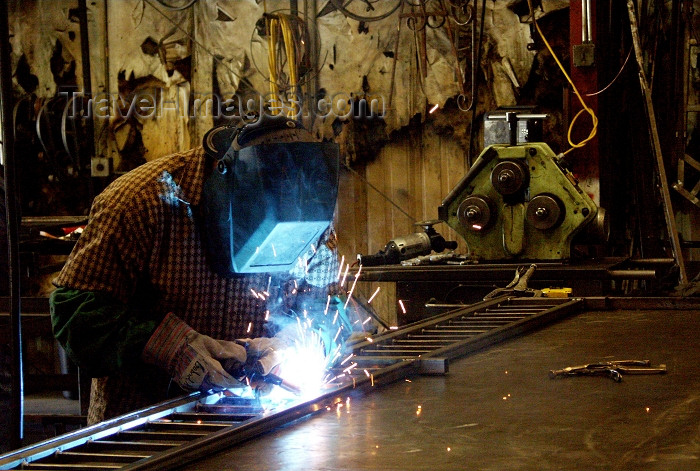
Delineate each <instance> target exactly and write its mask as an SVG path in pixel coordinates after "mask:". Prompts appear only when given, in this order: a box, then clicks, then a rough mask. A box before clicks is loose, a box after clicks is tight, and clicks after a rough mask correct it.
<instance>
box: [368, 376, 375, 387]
mask: <svg viewBox="0 0 700 471" xmlns="http://www.w3.org/2000/svg"><path fill="white" fill-rule="evenodd" d="M369 380H370V383H371V384H372V386H374V375H373V374H371V375H369Z"/></svg>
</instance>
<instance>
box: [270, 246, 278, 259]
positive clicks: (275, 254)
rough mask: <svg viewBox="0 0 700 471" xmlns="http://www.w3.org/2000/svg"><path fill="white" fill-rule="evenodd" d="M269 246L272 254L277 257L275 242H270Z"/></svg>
mask: <svg viewBox="0 0 700 471" xmlns="http://www.w3.org/2000/svg"><path fill="white" fill-rule="evenodd" d="M270 247H272V256H273V257H277V250H275V244H270Z"/></svg>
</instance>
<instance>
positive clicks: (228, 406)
mask: <svg viewBox="0 0 700 471" xmlns="http://www.w3.org/2000/svg"><path fill="white" fill-rule="evenodd" d="M582 306H583V300H582V299H580V298H574V299H552V298H511V297H507V296H502V297H500V298H495V299H492V300H489V301H484V302H481V303H477V304H475V305H471V306H465V307H462V308H458V309H455V310H453V311H450V312H447V313H445V314H441V315H439V316H435V317H433V318H430V319H427V320H425V321H421V322H417V323H414V324H410V325H408V326H405V327H404V328H402V329H400V330H395V331H390V332H388V333H386V334H383V335H378V336H375V337H373V338H368V339H366V340H365V341H363V342H360V343H357V344H354V345H353V346H352V354H351V355H350V354H348V356H347V357H346V358H345V359H344V360H343V364H340V365H339V366H338V367H336V368H334V369H333V370H332V374H334V375H335V378H334V379H333V380H331V381H330V382H329V383H330V386H329V389H328V390H327V391H325V392H323V393H321V394H320V395H318V396H317V397H313V398H310V399H308V398H307V399H300V400H297V401H296V402H291V403H288V404H286V405H283V406H280V407H278V408H276V409H273V410H267V409H265V408H264V407H263V405H262V404H261V402H260V401H259V400H258V399H255V398H240V397H229V396H226V395H225V394H223V393H216V394H210V395H206V394H202V393H192V394H190V395H187V396H182V397H180V398H176V399H172V400H170V401H166V402H163V403H160V404H157V405H155V406H152V407H149V408H145V409H142V410H139V411H135V412H132V413H130V414H126V415H124V416H121V417H118V418H115V419H112V420H108V421H105V422H102V423H100V424H96V425H93V426H90V427H86V428H84V429H81V430H78V431H75V432H72V433H69V434H65V435H62V436H59V437H56V438H53V439H50V440H46V441H44V442H40V443H37V444H35V445H32V446H29V447H26V448H23V449H20V450H16V451H14V452H11V453H9V454H7V455H5V456H0V469H37V470H40V469H43V470H47V469H76V470H105V469H120V470H145V469H158V470H161V469H172V468H177V467H179V466H182V465H184V464H186V463H188V462H192V461H195V460H197V459H201V458H202V457H205V456H209V455H211V454H212V453H214V452H217V451H220V450H223V449H225V448H230V447H232V446H233V445H235V444H238V443H241V442H243V441H245V440H249V439H251V438H253V437H255V436H258V435H261V434H263V433H265V432H269V431H271V430H274V429H275V428H277V427H279V426H281V425H284V424H287V423H290V422H292V421H295V420H298V419H300V418H303V417H308V416H310V415H312V414H314V413H317V412H320V411H324V410H327V409H332V408H335V407H336V406H339V405H340V403H342V402H343V401H344V400H345V398H346V397H347V396H348V395H350V394H357V393H360V394H362V393H366V392H368V391H370V390H371V389H372V388H374V387H376V386H378V385H382V384H388V383H391V382H393V381H396V380H398V379H401V378H405V377H407V376H410V375H412V374H416V373H427V374H441V373H445V372H446V371H447V369H448V363H449V360H450V359H453V358H456V357H459V356H463V355H466V354H468V353H470V352H474V351H476V350H479V349H482V348H484V347H487V346H489V345H493V344H495V343H498V342H500V341H503V340H505V339H508V338H511V337H514V336H517V335H520V334H522V333H524V332H526V331H529V330H532V329H535V328H537V327H539V326H541V325H544V324H546V323H549V322H552V321H554V320H556V319H559V318H562V317H564V316H566V315H568V314H570V313H572V312H573V311H574V310H580V309H581V308H582Z"/></svg>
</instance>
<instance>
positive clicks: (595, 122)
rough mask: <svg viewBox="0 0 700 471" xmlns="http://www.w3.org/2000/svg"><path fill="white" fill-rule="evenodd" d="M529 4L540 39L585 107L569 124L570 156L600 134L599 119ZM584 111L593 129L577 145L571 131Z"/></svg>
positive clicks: (529, 0)
mask: <svg viewBox="0 0 700 471" xmlns="http://www.w3.org/2000/svg"><path fill="white" fill-rule="evenodd" d="M527 3H528V6H529V7H530V14H531V15H532V22H533V23H534V24H535V28H536V29H537V32H538V33H539V34H540V37H541V38H542V41H543V42H544V45H545V46H547V49H548V50H549V53H550V54H552V57H553V58H554V60H555V61H556V63H557V65H558V66H559V68H560V69H561V71H562V73H563V74H564V77H566V80H567V81H568V82H569V84H570V85H571V88H573V90H574V93H575V94H576V97H578V100H579V101H580V102H581V106H582V107H583V109H581V110H579V112H578V113H576V115H575V116H574V118H573V119H572V120H571V124H569V131H568V132H567V134H566V138H567V139H568V141H569V145H570V146H571V149H569V150H567V151H566V152H564V154H568V153H569V152H571V151H572V150H574V149H577V148H580V147H583V146H585V145H586V144H587V143H588V141H590V140H591V139H593V138H594V137H595V135H596V133H597V132H598V117H597V116H596V115H595V113H594V112H593V110H592V109H591V108H589V107H588V105H586V102H585V101H583V97H582V96H581V94H580V93H579V92H578V89H577V88H576V85H574V82H573V81H572V80H571V78H570V77H569V74H567V73H566V69H564V66H563V65H561V62H559V58H558V57H557V55H556V54H555V53H554V51H553V50H552V47H551V46H550V45H549V42H548V41H547V38H545V37H544V33H543V32H542V30H541V29H540V26H539V25H538V24H537V20H536V19H535V10H534V9H533V8H532V0H527ZM584 111H585V112H586V113H588V114H589V115H590V116H591V121H592V123H593V127H592V128H591V132H590V133H589V134H588V137H586V138H585V139H583V140H582V141H581V142H578V143H575V142H573V141H572V140H571V131H572V130H573V128H574V123H576V120H577V119H578V117H579V116H580V115H581V113H583V112H584Z"/></svg>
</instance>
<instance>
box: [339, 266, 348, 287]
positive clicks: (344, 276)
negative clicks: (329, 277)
mask: <svg viewBox="0 0 700 471" xmlns="http://www.w3.org/2000/svg"><path fill="white" fill-rule="evenodd" d="M348 271H350V264H349V263H348V264H347V265H345V273H343V281H341V282H340V286H345V279H346V278H347V277H348Z"/></svg>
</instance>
